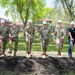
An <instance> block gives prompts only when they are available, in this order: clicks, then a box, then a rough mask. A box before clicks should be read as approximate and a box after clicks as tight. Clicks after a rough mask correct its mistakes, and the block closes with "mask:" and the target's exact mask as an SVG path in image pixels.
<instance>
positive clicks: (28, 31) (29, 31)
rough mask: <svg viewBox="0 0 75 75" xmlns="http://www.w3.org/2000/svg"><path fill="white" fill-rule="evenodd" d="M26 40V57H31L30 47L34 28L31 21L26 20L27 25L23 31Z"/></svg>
mask: <svg viewBox="0 0 75 75" xmlns="http://www.w3.org/2000/svg"><path fill="white" fill-rule="evenodd" d="M24 32H25V39H26V49H27V52H26V53H28V55H29V56H30V57H31V56H32V55H31V47H32V43H33V40H34V35H35V28H34V27H33V25H32V20H28V25H27V26H26V27H25V29H24Z"/></svg>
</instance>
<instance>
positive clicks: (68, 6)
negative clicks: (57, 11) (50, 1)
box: [55, 0, 75, 21]
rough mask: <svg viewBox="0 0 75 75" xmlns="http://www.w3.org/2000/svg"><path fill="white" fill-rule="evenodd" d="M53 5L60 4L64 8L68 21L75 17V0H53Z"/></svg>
mask: <svg viewBox="0 0 75 75" xmlns="http://www.w3.org/2000/svg"><path fill="white" fill-rule="evenodd" d="M55 5H60V6H62V7H63V8H64V10H65V13H66V15H67V16H69V17H70V19H69V21H71V20H74V17H75V0H55Z"/></svg>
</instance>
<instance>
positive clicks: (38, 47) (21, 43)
mask: <svg viewBox="0 0 75 75" xmlns="http://www.w3.org/2000/svg"><path fill="white" fill-rule="evenodd" d="M64 43H67V44H64V46H63V49H62V52H67V51H68V46H69V44H68V41H67V38H65V41H64ZM8 47H9V44H7V48H8ZM13 48H14V44H13ZM18 50H22V51H23V50H24V51H25V50H26V43H25V38H24V37H23V33H22V32H20V33H19V42H18ZM32 51H41V45H40V39H39V33H36V34H35V41H34V43H33V45H32ZM47 51H57V49H56V44H55V43H54V42H53V38H52V39H51V40H50V44H49V45H48V49H47ZM73 51H75V49H74V50H73Z"/></svg>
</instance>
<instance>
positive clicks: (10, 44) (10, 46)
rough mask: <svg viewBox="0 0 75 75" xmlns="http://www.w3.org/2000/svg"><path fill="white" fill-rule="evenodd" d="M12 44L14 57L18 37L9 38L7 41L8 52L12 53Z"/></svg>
mask: <svg viewBox="0 0 75 75" xmlns="http://www.w3.org/2000/svg"><path fill="white" fill-rule="evenodd" d="M13 42H14V55H16V52H17V46H18V37H14V38H10V40H9V50H10V51H11V52H12V44H13Z"/></svg>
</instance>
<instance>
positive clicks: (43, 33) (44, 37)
mask: <svg viewBox="0 0 75 75" xmlns="http://www.w3.org/2000/svg"><path fill="white" fill-rule="evenodd" d="M49 39H50V29H48V28H47V27H46V28H44V27H43V28H42V29H41V30H40V40H41V48H42V51H43V55H46V51H47V46H48V44H49Z"/></svg>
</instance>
